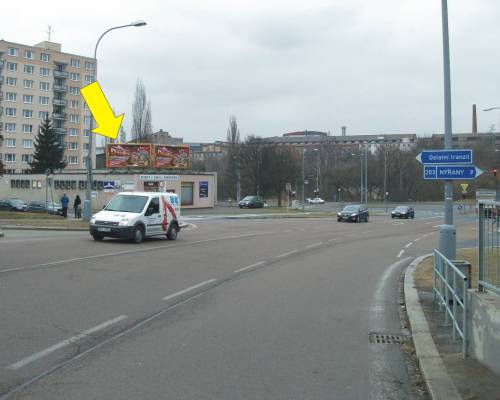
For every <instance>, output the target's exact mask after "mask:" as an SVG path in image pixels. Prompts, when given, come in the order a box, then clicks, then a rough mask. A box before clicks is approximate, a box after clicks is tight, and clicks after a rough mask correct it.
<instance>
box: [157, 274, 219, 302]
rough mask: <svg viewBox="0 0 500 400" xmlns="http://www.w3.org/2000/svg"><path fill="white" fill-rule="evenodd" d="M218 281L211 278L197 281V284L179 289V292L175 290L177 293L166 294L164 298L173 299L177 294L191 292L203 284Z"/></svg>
mask: <svg viewBox="0 0 500 400" xmlns="http://www.w3.org/2000/svg"><path fill="white" fill-rule="evenodd" d="M216 281H217V279H209V280H208V281H204V282H200V283H197V284H196V285H193V286H190V287H188V288H186V289H183V290H179V291H178V292H175V293H172V294H169V295H168V296H165V297H164V298H163V300H171V299H173V298H175V297H177V296H180V295H182V294H185V293H188V292H190V291H192V290H195V289H198V288H201V287H203V286H206V285H209V284H211V283H213V282H216Z"/></svg>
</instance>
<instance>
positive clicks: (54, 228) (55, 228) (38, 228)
mask: <svg viewBox="0 0 500 400" xmlns="http://www.w3.org/2000/svg"><path fill="white" fill-rule="evenodd" d="M1 229H3V230H4V231H60V232H83V231H88V228H66V227H64V226H29V225H25V226H21V225H20V226H17V225H4V226H2V227H1Z"/></svg>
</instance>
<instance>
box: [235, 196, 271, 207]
mask: <svg viewBox="0 0 500 400" xmlns="http://www.w3.org/2000/svg"><path fill="white" fill-rule="evenodd" d="M264 203H265V201H264V200H262V198H261V197H260V196H246V197H244V198H243V199H242V200H241V201H240V202H239V203H238V207H239V208H262V207H264Z"/></svg>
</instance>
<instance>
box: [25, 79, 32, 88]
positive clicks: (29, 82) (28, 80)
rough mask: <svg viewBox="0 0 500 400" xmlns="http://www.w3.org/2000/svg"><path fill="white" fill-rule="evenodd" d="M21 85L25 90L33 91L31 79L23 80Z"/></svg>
mask: <svg viewBox="0 0 500 400" xmlns="http://www.w3.org/2000/svg"><path fill="white" fill-rule="evenodd" d="M23 85H24V88H25V89H33V81H32V80H31V79H24V81H23Z"/></svg>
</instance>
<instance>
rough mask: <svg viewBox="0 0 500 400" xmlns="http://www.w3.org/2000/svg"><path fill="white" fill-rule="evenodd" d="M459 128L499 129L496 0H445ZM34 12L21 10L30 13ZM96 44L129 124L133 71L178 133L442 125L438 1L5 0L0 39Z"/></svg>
mask: <svg viewBox="0 0 500 400" xmlns="http://www.w3.org/2000/svg"><path fill="white" fill-rule="evenodd" d="M448 3H449V4H448V8H449V10H448V11H449V30H450V53H451V92H452V122H453V132H457V133H459V132H460V133H462V132H471V129H472V128H471V127H472V104H474V103H476V104H477V107H478V128H479V131H488V130H489V129H490V127H491V125H492V124H495V125H496V127H498V125H499V123H500V110H495V111H490V112H483V111H482V110H483V109H485V108H489V107H497V106H498V107H500V94H499V91H500V90H499V89H500V58H499V54H498V45H499V42H500V24H499V23H498V20H499V17H500V2H499V1H498V0H474V1H470V0H452V1H449V2H448ZM28 11H29V12H28ZM135 20H145V21H146V22H147V26H144V27H140V28H135V27H130V28H126V29H121V30H116V31H112V32H110V33H109V34H108V35H106V36H105V37H104V38H103V40H102V41H101V44H100V45H99V50H98V57H97V58H98V62H99V66H98V77H97V78H98V81H99V83H100V84H101V86H102V88H103V90H104V92H105V94H106V96H107V98H108V100H109V101H110V103H111V106H112V107H113V109H114V110H115V111H116V112H117V113H125V118H124V123H123V124H124V128H125V130H126V131H127V132H130V128H131V125H132V118H131V115H132V113H131V109H132V102H133V99H134V90H135V85H136V81H137V79H141V80H142V81H143V83H144V85H145V87H146V92H147V96H148V98H149V100H150V101H151V108H152V124H153V130H155V131H157V130H159V129H163V130H164V131H168V132H170V133H171V134H172V135H173V136H174V137H182V138H184V141H185V142H212V141H214V140H224V139H225V137H226V132H227V127H228V120H229V117H230V115H234V116H236V119H237V122H238V126H239V128H240V134H241V136H242V138H244V137H246V136H248V135H257V136H261V137H267V136H281V135H282V134H283V133H285V132H291V131H299V130H318V131H324V132H330V133H331V134H332V135H340V133H341V127H342V126H346V127H347V133H348V134H377V135H380V134H391V133H416V134H418V135H430V134H433V133H442V132H443V131H444V111H443V110H444V106H443V66H442V63H443V59H442V31H441V1H439V0H329V1H324V0H302V1H296V0H267V1H263V0H251V1H247V0H231V1H229V0H198V1H195V0H179V1H177V0H164V1H159V0H158V1H157V0H142V1H131V0H122V1H102V0H101V1H95V0H86V1H85V2H83V3H82V2H67V1H60V0H49V1H48V2H43V1H38V0H25V1H22V2H21V1H18V2H10V3H9V12H8V13H5V14H4V15H3V17H2V23H1V25H0V38H3V39H5V40H7V41H12V42H18V43H23V44H35V43H39V42H41V41H43V40H46V39H47V33H46V31H47V26H48V25H51V26H52V29H53V30H54V32H53V34H52V41H55V42H58V43H61V44H62V48H63V51H65V52H68V53H74V54H80V55H85V56H92V55H93V51H94V46H95V43H96V41H97V39H98V37H99V36H100V34H101V33H102V32H104V31H105V30H106V29H108V28H110V27H112V26H117V25H123V24H127V23H129V22H132V21H135Z"/></svg>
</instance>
